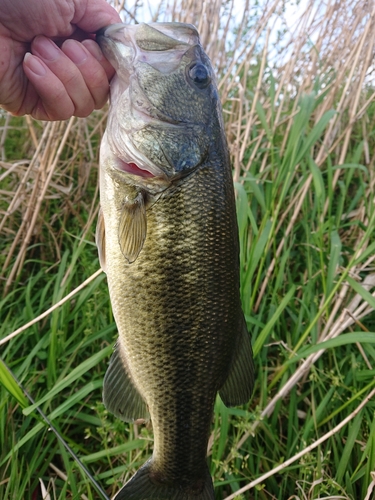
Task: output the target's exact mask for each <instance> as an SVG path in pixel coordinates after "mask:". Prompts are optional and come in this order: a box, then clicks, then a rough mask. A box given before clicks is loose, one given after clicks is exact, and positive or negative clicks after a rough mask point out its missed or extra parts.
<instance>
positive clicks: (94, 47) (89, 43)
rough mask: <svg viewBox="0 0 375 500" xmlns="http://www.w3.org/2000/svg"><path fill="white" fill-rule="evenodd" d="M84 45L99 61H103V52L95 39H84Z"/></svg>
mask: <svg viewBox="0 0 375 500" xmlns="http://www.w3.org/2000/svg"><path fill="white" fill-rule="evenodd" d="M82 45H84V46H85V47H86V49H87V50H88V51H89V52H90V54H91V55H92V56H94V57H95V59H96V60H97V61H102V60H103V59H104V56H103V52H102V51H101V50H100V48H99V45H98V44H97V43H96V42H94V40H89V39H87V40H83V42H82Z"/></svg>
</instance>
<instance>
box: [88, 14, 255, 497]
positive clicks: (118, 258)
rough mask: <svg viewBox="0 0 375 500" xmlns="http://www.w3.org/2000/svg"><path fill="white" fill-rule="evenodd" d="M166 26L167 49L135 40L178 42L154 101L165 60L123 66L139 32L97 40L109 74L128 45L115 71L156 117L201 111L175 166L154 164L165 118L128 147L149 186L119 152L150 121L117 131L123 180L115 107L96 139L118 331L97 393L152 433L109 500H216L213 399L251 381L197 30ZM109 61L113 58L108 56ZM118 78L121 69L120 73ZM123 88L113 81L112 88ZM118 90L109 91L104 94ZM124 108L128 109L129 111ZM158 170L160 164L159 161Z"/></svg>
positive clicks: (114, 31) (180, 133)
mask: <svg viewBox="0 0 375 500" xmlns="http://www.w3.org/2000/svg"><path fill="white" fill-rule="evenodd" d="M166 26H167V23H163V25H162V26H161V27H160V29H161V30H162V28H163V27H164V29H165V30H166V32H168V37H167V40H165V37H166V35H165V34H163V32H162V31H160V32H158V30H157V27H158V25H157V24H155V25H151V26H149V25H141V29H142V31H141V34H142V37H147V36H149V37H150V39H151V41H150V43H145V42H144V41H142V40H143V39H142V40H141V41H140V40H139V39H138V43H139V45H140V46H141V47H143V46H146V47H158V48H159V49H158V52H160V48H161V47H162V44H163V43H164V41H165V43H166V47H168V49H166V50H168V51H169V53H168V54H169V55H170V57H173V54H172V53H171V50H172V49H171V45H172V46H173V39H172V38H171V37H170V33H171V31H173V30H174V33H175V36H176V45H177V46H178V51H177V52H178V53H177V55H176V58H180V64H179V67H177V69H176V68H175V66H176V65H177V63H176V62H173V61H172V63H173V64H171V65H170V67H171V68H175V69H173V71H172V73H171V74H169V75H166V74H165V73H163V72H161V73H160V74H159V75H158V79H157V86H155V89H156V92H157V94H158V95H159V97H158V96H156V98H155V99H154V101H153V100H152V99H151V97H150V92H152V91H151V90H150V88H149V85H146V86H144V85H143V82H144V81H150V78H145V75H146V74H147V71H149V72H150V74H155V71H157V69H156V68H157V66H158V64H157V61H158V60H159V59H160V54H157V57H156V56H155V60H156V62H155V60H154V59H153V53H152V51H151V53H145V52H142V53H141V54H140V48H139V46H138V48H137V50H138V52H137V53H135V54H134V59H133V63H132V64H133V66H132V67H129V60H130V57H129V53H131V52H129V51H131V50H134V44H136V43H137V38H136V36H135V34H136V33H137V27H130V28H129V27H127V26H126V25H115V26H111V27H109V28H107V30H105V31H104V32H103V33H102V34H101V35H100V36H99V37H98V39H99V43H100V44H101V46H102V49H103V51H104V53H105V55H106V56H107V57H108V58H109V59H110V60H111V62H112V63H113V64H115V65H116V64H117V65H119V64H121V60H120V57H119V53H121V52H119V53H117V52H115V51H116V50H119V51H120V49H119V46H120V44H121V47H120V48H121V50H122V51H123V52H126V51H127V50H128V49H127V48H125V49H124V47H123V45H124V44H125V45H126V44H128V45H126V47H128V48H129V51H128V52H126V58H125V59H124V62H123V64H124V65H127V66H126V69H127V70H128V71H129V74H130V73H131V74H132V75H133V76H132V78H138V86H137V97H139V91H142V92H143V96H142V102H147V101H148V102H149V103H150V105H151V106H153V105H155V102H158V103H159V105H160V103H161V105H162V106H163V107H165V108H167V107H168V108H169V109H161V110H160V111H161V112H162V113H163V114H164V115H165V116H168V114H169V115H170V114H171V113H170V109H171V107H172V108H173V115H174V118H176V117H177V115H178V107H180V108H182V109H181V110H180V118H182V119H183V120H187V122H189V120H190V121H191V120H192V117H193V116H194V109H196V113H195V115H196V116H198V115H199V119H198V120H197V121H194V122H193V123H190V122H189V123H188V125H187V124H186V123H184V122H183V121H181V123H180V125H178V126H176V127H175V129H174V133H175V136H176V143H173V144H172V145H171V144H169V145H168V148H169V152H171V153H173V155H172V156H173V158H174V160H175V163H173V162H172V164H171V162H170V158H171V157H170V156H168V157H167V156H166V157H165V158H164V160H163V157H161V156H160V155H161V154H162V153H161V152H163V151H165V150H166V147H167V144H166V141H167V139H166V136H167V135H168V134H165V133H164V132H165V127H166V125H165V122H164V121H160V122H155V116H156V115H157V114H156V113H152V117H150V118H149V120H151V121H152V122H153V127H156V130H157V127H159V128H160V134H156V135H155V138H154V139H153V140H155V141H156V144H155V148H154V149H155V153H153V150H152V148H151V149H150V146H152V142H147V144H145V143H143V142H142V140H141V141H138V142H136V149H137V151H138V153H137V155H139V156H138V157H139V158H141V159H142V161H144V164H142V165H141V168H142V169H144V170H147V172H150V173H152V175H153V177H152V178H151V179H150V177H148V178H147V180H145V179H144V178H142V176H139V175H134V174H133V173H132V171H131V167H129V166H127V165H130V164H131V163H135V164H136V160H134V159H133V158H127V155H128V154H130V153H129V151H130V152H131V151H134V143H132V141H133V140H134V141H136V139H134V136H135V134H138V139H139V136H141V135H142V130H146V129H147V127H148V126H149V121H148V119H147V117H145V116H143V115H142V116H140V117H139V119H140V120H144V123H143V122H142V121H141V122H140V123H139V126H137V132H134V130H133V129H132V128H130V129H128V130H127V128H126V124H121V130H123V131H125V132H123V133H122V135H121V147H122V148H124V152H123V158H126V160H125V161H127V162H129V164H128V163H125V164H124V165H125V166H124V168H125V170H124V171H121V169H120V170H119V168H118V167H117V166H118V165H119V162H118V161H117V160H116V154H118V151H119V150H121V147H120V146H118V147H117V146H116V148H115V150H113V149H111V145H112V144H113V143H114V142H115V141H116V137H117V136H118V135H119V132H118V129H114V127H116V125H117V127H120V124H118V123H117V122H116V119H117V117H119V116H126V112H125V111H124V110H123V109H121V110H117V109H116V102H113V101H112V102H111V109H110V115H109V121H108V126H107V130H106V135H105V137H104V138H103V143H102V149H101V174H100V191H101V212H100V220H99V223H98V231H99V233H98V234H97V243H98V247H99V255H100V259H101V263H102V267H103V268H104V269H105V271H106V273H107V278H108V286H109V291H110V298H111V304H112V308H113V314H114V317H115V320H116V324H117V327H118V332H119V339H118V343H117V345H116V350H115V352H114V354H113V357H112V359H111V362H110V365H109V368H108V371H107V374H106V377H105V380H104V392H103V397H104V402H105V404H106V406H107V408H108V409H109V410H110V411H112V412H113V413H114V414H115V415H116V416H118V417H119V418H122V419H124V420H130V421H132V420H135V419H138V418H148V416H150V417H151V421H152V426H153V432H154V449H153V454H152V457H151V459H150V460H149V461H148V462H146V464H144V466H143V467H142V468H141V469H140V470H139V471H138V472H137V473H136V475H135V476H134V477H133V478H132V479H131V480H130V481H129V482H128V483H127V484H126V485H125V486H124V487H123V488H122V489H121V491H120V492H119V493H118V494H117V495H116V497H115V498H116V500H121V499H134V500H137V499H138V500H148V499H151V498H152V499H160V500H172V499H179V500H212V499H213V498H214V494H213V487H212V481H211V478H210V476H209V472H208V467H207V465H206V450H207V443H208V438H209V434H210V428H211V423H212V415H213V407H214V402H215V398H216V394H217V392H218V391H219V392H220V395H221V397H222V399H223V401H224V403H225V404H227V405H236V404H241V403H245V402H246V401H247V400H248V399H249V397H250V394H251V390H252V385H253V378H254V376H253V362H252V352H251V344H250V336H249V334H248V332H247V329H246V324H245V320H244V317H243V313H242V309H241V301H240V294H239V245H238V228H237V220H236V213H235V203H234V191H233V183H232V176H231V168H230V164H229V159H228V151H227V145H226V140H225V136H224V133H223V129H222V118H221V116H220V113H221V110H220V104H219V101H218V96H217V89H216V86H215V83H214V78H213V73H212V68H211V67H210V65H209V61H208V59H207V57H206V56H205V54H204V52H203V50H202V49H201V47H200V45H199V40H198V37H197V34H196V31H195V28H193V27H191V26H189V25H179V24H178V23H172V26H171V27H167V28H166ZM179 30H182V31H183V33H184V36H185V35H186V33H189V30H190V31H191V37H190V38H191V39H192V40H195V41H196V43H195V44H194V45H193V47H190V46H189V45H188V44H186V46H187V47H186V52H185V53H184V54H182V52H181V43H180V42H179V41H178V36H179ZM155 32H156V33H155ZM158 33H159V34H158ZM124 34H125V36H124ZM122 36H123V38H122ZM129 40H131V41H132V42H131V43H130V42H129ZM171 40H172V41H171ZM176 50H177V49H176ZM114 52H115V55H116V57H112V59H111V55H113V53H114ZM147 58H148V59H147ZM158 58H159V59H158ZM147 60H149V62H150V64H151V63H153V66H152V67H151V66H150V64H147ZM178 60H179V59H177V62H178ZM197 63H199V64H205V65H206V66H205V67H206V68H207V69H206V70H205V71H207V75H209V79H208V84H207V86H206V87H203V88H197V89H196V93H197V94H198V98H196V99H191V98H190V96H191V95H192V92H193V90H194V87H192V82H186V78H187V76H186V75H188V73H189V68H191V67H192V66H193V65H194V64H197ZM142 64H143V66H142ZM177 66H178V65H177ZM117 70H118V68H117ZM164 71H165V68H164ZM202 71H203V70H202ZM125 73H126V72H124V71H119V70H118V71H117V74H118V75H119V74H125ZM205 74H206V73H205V72H204V71H203V75H205ZM182 75H184V79H185V85H184V84H183V83H184V79H182ZM210 75H211V76H210ZM174 81H175V83H176V82H177V83H176V84H175V85H173V82H174ZM116 82H117V83H116ZM163 82H164V84H163ZM118 83H119V82H118V81H117V80H116V79H115V80H114V82H112V86H115V85H116V84H118ZM122 85H123V87H124V92H127V94H126V96H125V98H122V99H120V100H119V105H120V104H121V103H126V105H127V106H130V107H131V105H132V104H131V103H132V97H133V96H132V90H131V89H132V86H131V85H128V87H126V86H125V85H124V84H122ZM184 91H185V92H184ZM118 94H119V92H118V91H116V93H114V94H113V95H118ZM160 95H162V96H163V99H161V98H160ZM168 96H169V97H170V99H169V100H168ZM167 101H168V106H165V105H164V104H163V103H165V102H167ZM175 103H177V105H176V104H175ZM202 103H203V104H204V108H202ZM176 106H177V108H176ZM196 106H198V108H196ZM188 108H189V109H188ZM131 112H132V110H131V109H129V110H128V114H129V115H130V114H131ZM111 113H112V114H111ZM134 116H138V115H136V114H133V117H132V120H133V121H132V123H134ZM166 130H168V128H167V129H166ZM197 131H199V133H197ZM109 134H112V136H111V140H110V141H109V140H108V137H107V136H108V135H109ZM132 144H133V145H132ZM121 154H122V153H121ZM187 154H190V158H192V159H193V160H192V161H191V162H190V163H189V161H185V160H184V161H182V160H181V161H179V158H180V159H181V158H182V159H184V158H185V157H187V156H186V155H187ZM168 161H169V163H168ZM163 162H164V164H165V168H164V169H163V167H162V166H160V165H162V164H163ZM120 165H121V164H120ZM127 168H128V169H129V171H126V169H127ZM137 172H138V173H142V170H139V169H138V171H137ZM119 228H121V231H119ZM128 239H129V240H131V244H129V243H128V241H127V240H128Z"/></svg>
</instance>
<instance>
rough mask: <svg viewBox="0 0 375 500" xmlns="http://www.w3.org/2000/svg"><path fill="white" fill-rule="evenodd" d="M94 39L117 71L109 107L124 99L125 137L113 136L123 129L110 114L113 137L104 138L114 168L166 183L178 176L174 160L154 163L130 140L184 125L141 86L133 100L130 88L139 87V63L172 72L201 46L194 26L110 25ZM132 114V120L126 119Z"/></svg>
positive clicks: (173, 24) (167, 24) (164, 24)
mask: <svg viewBox="0 0 375 500" xmlns="http://www.w3.org/2000/svg"><path fill="white" fill-rule="evenodd" d="M96 41H97V42H98V44H99V45H100V47H101V49H102V52H103V54H104V56H105V57H106V58H107V59H108V60H109V62H110V63H111V64H112V66H113V67H114V68H115V70H116V75H115V76H114V80H113V85H112V84H111V103H112V105H113V106H116V103H117V102H118V100H119V99H123V96H124V95H125V96H126V95H128V97H127V99H128V101H127V102H128V106H129V108H128V109H129V116H128V117H127V122H128V124H129V123H130V121H131V120H133V121H132V124H131V125H128V127H129V129H128V132H129V133H123V134H121V136H120V133H114V130H116V128H117V129H118V128H119V125H118V123H120V126H121V120H117V125H116V120H115V119H114V118H113V122H112V124H111V123H110V120H111V119H112V117H111V114H110V115H109V124H108V125H107V126H109V127H110V130H111V134H108V142H109V146H110V148H111V150H112V152H113V154H114V155H115V157H116V158H117V161H116V169H117V170H120V171H122V172H126V173H127V174H130V175H134V176H137V177H143V178H152V177H155V178H157V179H160V180H164V181H166V180H169V179H171V178H172V177H175V176H176V173H177V172H176V171H175V168H174V165H173V162H170V161H169V158H168V156H166V157H165V161H166V164H165V167H164V166H163V168H161V166H159V165H156V164H155V163H154V162H153V161H152V160H151V159H150V158H147V157H146V156H145V155H144V154H142V153H141V152H140V151H139V150H138V148H137V147H136V146H135V145H134V144H133V142H132V139H131V136H132V134H133V133H134V132H135V131H136V130H140V129H141V128H143V127H145V126H153V125H154V126H156V127H162V128H167V129H170V128H180V127H182V128H184V127H185V126H186V124H185V123H183V122H179V121H175V120H174V119H173V118H172V117H170V116H167V115H165V114H164V113H163V112H162V111H161V110H160V109H158V108H157V107H156V106H155V104H151V102H150V101H149V100H148V99H147V97H146V95H144V93H143V92H142V90H141V89H140V88H137V89H136V90H137V92H138V93H137V94H136V95H137V96H138V99H137V98H133V99H132V97H131V95H130V94H132V95H134V91H135V90H134V89H135V87H136V86H137V78H136V70H135V69H134V68H135V66H136V65H137V63H138V62H140V63H146V64H148V65H149V66H152V67H153V68H154V69H156V70H157V71H159V72H160V73H164V74H168V73H171V72H173V71H175V70H176V69H177V68H178V67H179V65H180V64H181V59H182V57H183V56H184V55H185V53H186V52H187V51H188V50H190V49H191V47H192V46H194V45H197V44H199V35H198V32H197V30H196V28H195V27H194V26H193V25H189V24H184V23H149V24H146V23H142V24H137V25H127V24H122V23H118V24H112V25H109V26H107V27H104V28H102V29H100V30H99V31H98V32H97V33H96ZM130 115H131V116H130Z"/></svg>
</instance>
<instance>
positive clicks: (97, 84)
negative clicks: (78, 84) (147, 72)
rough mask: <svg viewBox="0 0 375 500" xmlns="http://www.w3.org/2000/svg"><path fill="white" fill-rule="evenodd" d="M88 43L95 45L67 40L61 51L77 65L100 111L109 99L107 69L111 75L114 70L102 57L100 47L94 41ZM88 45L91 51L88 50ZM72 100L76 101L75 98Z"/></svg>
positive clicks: (96, 107)
mask: <svg viewBox="0 0 375 500" xmlns="http://www.w3.org/2000/svg"><path fill="white" fill-rule="evenodd" d="M87 42H92V44H93V45H91V44H90V43H88V44H82V43H80V42H77V41H75V40H66V41H65V42H64V43H63V45H62V47H61V49H62V51H63V52H64V54H65V55H67V56H68V57H69V59H70V60H71V61H72V62H73V63H74V64H76V66H77V68H78V69H79V71H80V73H81V75H82V78H83V80H84V82H85V84H86V87H87V89H88V91H89V92H90V94H91V96H92V100H93V102H94V107H95V109H99V108H101V107H103V106H104V104H105V103H106V101H107V98H108V91H109V82H108V76H107V73H106V69H107V71H108V73H109V74H111V73H112V72H113V68H112V67H111V65H110V64H109V63H108V61H106V59H105V58H104V56H103V55H102V53H101V50H100V48H99V46H98V45H97V44H96V43H95V42H94V41H91V40H87ZM87 45H88V46H89V47H90V50H88V49H87ZM95 46H96V47H95ZM104 66H105V67H104ZM110 68H112V71H111V69H110ZM72 99H73V101H74V98H73V97H72Z"/></svg>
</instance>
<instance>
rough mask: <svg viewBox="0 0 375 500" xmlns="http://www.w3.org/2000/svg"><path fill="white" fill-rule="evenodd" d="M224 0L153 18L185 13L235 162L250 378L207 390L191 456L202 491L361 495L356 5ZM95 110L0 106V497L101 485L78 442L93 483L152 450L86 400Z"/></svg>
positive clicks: (97, 371)
mask: <svg viewBox="0 0 375 500" xmlns="http://www.w3.org/2000/svg"><path fill="white" fill-rule="evenodd" d="M234 4H235V2H234V1H232V0H227V1H224V0H208V1H207V2H203V3H202V2H198V1H197V0H180V1H179V2H171V3H170V4H168V3H166V2H162V3H161V4H160V8H159V9H158V10H157V11H156V12H155V13H153V15H154V17H155V19H158V20H176V21H184V22H191V23H193V24H195V25H196V26H198V27H199V29H200V32H201V34H202V43H203V45H204V46H205V47H206V49H207V52H208V53H209V55H210V57H211V59H212V61H213V64H214V67H215V68H217V74H218V84H219V89H220V92H221V96H222V101H223V107H224V117H225V126H226V131H227V136H228V142H229V148H230V152H231V158H232V161H233V167H234V180H235V186H236V193H237V203H238V220H239V227H240V242H241V279H242V281H241V292H242V299H243V308H244V311H245V315H246V319H247V322H248V326H249V330H250V331H251V333H252V339H253V346H254V354H255V363H256V374H257V381H256V385H255V390H254V394H253V398H252V400H251V401H250V402H249V403H248V404H247V405H246V406H244V407H243V408H226V407H225V406H224V405H223V404H222V402H221V401H220V400H219V399H218V400H217V402H216V406H215V415H214V419H213V426H212V435H211V439H210V445H209V452H208V453H209V463H210V468H211V472H212V475H213V478H214V482H215V491H216V498H217V500H221V499H225V498H226V499H227V500H229V499H232V498H237V499H241V498H242V499H245V498H246V499H250V498H251V499H255V500H258V499H259V500H265V499H267V500H268V499H278V500H286V499H290V500H292V499H304V500H313V499H318V498H330V499H339V498H340V499H352V500H357V499H367V500H369V499H370V498H372V495H373V494H375V493H374V492H375V479H374V471H375V424H374V418H373V417H374V410H375V403H374V391H375V346H374V343H375V315H374V309H375V268H374V261H375V205H374V199H375V172H374V162H375V156H374V151H375V138H374V130H375V127H374V117H375V104H374V98H375V86H374V77H373V66H372V61H373V54H374V44H375V24H374V22H373V12H372V11H371V2H368V3H366V2H360V1H356V0H354V1H353V0H350V1H349V0H342V1H340V2H331V1H330V0H327V2H326V3H322V2H301V3H298V2H297V4H294V5H293V4H292V2H291V1H288V0H285V1H283V0H275V1H273V2H268V1H265V0H264V1H262V0H260V1H259V2H257V3H255V4H254V6H252V7H251V8H250V7H249V6H247V7H243V8H242V11H241V12H240V13H238V12H236V11H235V5H234ZM137 5H138V4H136V7H134V8H132V7H129V6H127V4H126V5H125V7H126V8H127V11H123V14H124V19H126V20H127V21H128V22H130V21H131V15H132V16H135V17H136V18H137V17H139V18H140V19H141V18H142V17H141V16H143V18H144V19H146V20H148V19H150V15H149V13H148V12H147V13H143V14H142V10H141V8H140V7H139V8H138V7H137ZM246 5H248V4H246ZM119 8H123V6H119ZM236 8H237V9H238V7H236ZM129 10H130V11H131V12H130V13H129ZM130 14H131V15H130ZM131 22H133V21H131ZM105 119H106V112H105V111H98V112H96V113H94V114H93V115H91V116H90V117H89V118H87V119H76V118H73V119H71V120H70V121H68V122H61V123H40V122H35V121H32V120H31V119H30V118H27V117H26V118H13V117H10V116H7V115H1V117H0V120H1V122H0V124H1V129H0V154H1V161H0V168H1V171H0V183H1V184H0V194H1V197H0V213H1V218H0V233H1V237H0V269H1V281H0V283H1V292H2V293H1V295H2V298H0V318H1V321H0V339H1V340H0V357H1V359H0V382H1V384H0V498H3V499H9V500H20V499H25V500H37V499H41V498H45V499H49V498H50V499H60V500H65V499H74V500H76V499H80V498H83V499H90V500H91V499H97V498H105V496H104V495H103V493H101V492H100V491H98V490H97V489H96V487H95V483H94V481H93V479H91V478H90V476H88V474H87V473H86V472H85V471H83V470H82V468H81V466H80V464H79V462H78V459H77V458H75V456H76V457H78V458H79V460H80V461H81V462H82V464H83V465H84V466H85V467H86V468H87V469H88V471H89V472H90V473H91V475H92V476H93V477H94V478H95V480H96V481H97V483H98V484H99V485H100V487H101V488H102V490H104V492H105V495H107V496H108V497H110V496H111V495H113V494H114V492H115V491H117V490H118V489H119V487H120V485H122V484H123V482H124V481H126V480H127V479H128V478H129V477H131V475H132V474H133V473H134V472H135V471H136V470H137V469H138V468H139V466H140V464H142V463H143V462H144V461H145V460H146V459H147V457H148V456H149V455H150V454H151V451H152V439H153V438H152V428H151V426H150V425H149V424H148V425H145V426H141V425H139V426H137V425H128V424H126V423H123V422H120V421H118V420H116V419H115V418H114V417H113V416H112V415H110V414H109V413H108V412H107V411H106V410H105V408H104V406H103V404H102V401H101V387H102V382H103V376H104V373H105V370H106V366H107V363H108V360H109V356H110V353H111V350H112V346H113V343H114V341H115V339H116V328H115V325H114V322H113V317H112V314H111V309H110V303H109V298H108V292H107V287H106V283H105V275H104V274H103V273H100V272H99V273H98V272H97V270H98V269H99V263H98V258H97V253H96V247H95V244H94V232H95V223H96V215H97V210H98V189H97V172H98V147H99V143H100V137H101V135H102V133H103V130H104V126H105ZM94 273H96V274H95V275H94ZM92 275H94V277H92V278H91V279H89V280H88V283H87V284H86V286H84V287H82V289H81V290H80V291H79V292H77V293H76V294H74V295H73V296H72V297H71V298H70V299H69V300H67V301H65V302H64V303H63V304H61V305H60V306H59V307H57V308H55V309H54V310H53V311H52V312H51V313H50V314H47V315H45V316H44V317H43V318H42V319H41V320H39V321H37V322H34V324H32V325H31V326H30V327H28V328H27V329H23V330H21V331H19V332H18V333H16V334H15V335H13V336H12V338H9V337H8V336H9V335H10V334H11V333H12V332H16V330H17V329H19V328H21V327H22V326H23V325H26V324H27V323H28V322H29V321H31V320H33V319H35V318H38V316H39V315H40V314H42V313H43V312H45V311H46V310H48V309H49V308H50V307H51V306H52V305H54V304H58V303H59V301H60V300H61V299H62V298H64V297H65V296H66V295H67V294H68V293H70V292H71V291H72V290H74V289H75V288H76V287H77V286H79V285H80V284H81V283H83V282H84V281H85V280H87V279H88V278H90V277H91V276H92ZM7 367H9V368H10V370H11V373H10V372H9V371H8V368H7ZM25 390H26V391H27V393H29V394H30V395H31V397H32V398H33V400H34V401H35V402H36V403H37V405H33V404H32V403H31V402H30V400H29V399H28V398H27V395H26V393H25V392H24V391H25ZM37 407H38V408H39V409H40V410H41V411H42V412H43V414H44V415H46V416H47V417H48V419H49V423H48V422H46V421H45V420H44V419H43V418H42V416H41V414H40V413H39V412H38V409H37ZM51 426H53V428H54V429H55V431H56V433H54V432H52V431H51V428H52V427H51ZM62 440H63V441H64V442H65V443H66V444H67V445H68V446H69V448H70V450H71V451H69V450H68V449H67V448H66V447H65V446H64V444H63V443H62ZM71 452H74V454H75V456H74V455H72V453H71ZM267 475H268V477H267Z"/></svg>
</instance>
